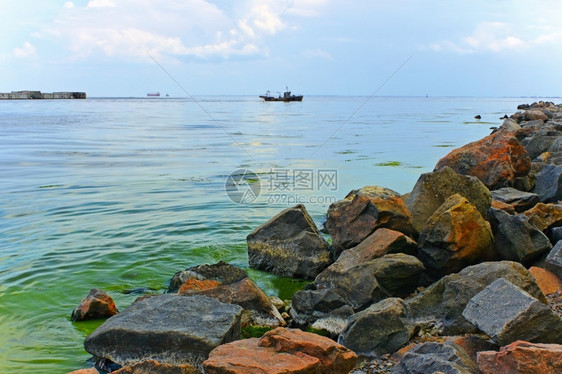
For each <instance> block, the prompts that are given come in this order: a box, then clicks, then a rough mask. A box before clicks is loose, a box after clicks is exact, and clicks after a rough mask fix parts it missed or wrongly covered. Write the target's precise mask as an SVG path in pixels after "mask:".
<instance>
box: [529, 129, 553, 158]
mask: <svg viewBox="0 0 562 374" xmlns="http://www.w3.org/2000/svg"><path fill="white" fill-rule="evenodd" d="M560 136H562V132H560V131H556V130H554V129H552V128H548V127H545V128H539V129H537V130H536V131H533V133H532V134H531V136H529V137H527V138H525V139H524V140H522V141H521V144H522V145H523V147H525V150H526V151H527V153H528V154H529V157H531V160H534V159H536V158H537V157H539V156H540V155H541V154H543V153H544V152H546V151H549V150H550V149H551V147H552V146H553V144H554V142H555V141H556V139H557V138H559V137H560ZM552 149H553V150H555V149H556V146H554V147H553V148H552Z"/></svg>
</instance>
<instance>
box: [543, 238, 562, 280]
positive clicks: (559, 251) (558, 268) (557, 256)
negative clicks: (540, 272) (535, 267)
mask: <svg viewBox="0 0 562 374" xmlns="http://www.w3.org/2000/svg"><path fill="white" fill-rule="evenodd" d="M544 267H545V268H546V270H549V271H551V272H553V273H554V274H556V275H557V276H558V278H560V279H562V241H561V240H558V241H557V242H556V244H555V245H554V248H552V250H551V251H550V253H549V254H548V256H546V262H545V265H544Z"/></svg>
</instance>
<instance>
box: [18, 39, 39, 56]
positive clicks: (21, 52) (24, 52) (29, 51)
mask: <svg viewBox="0 0 562 374" xmlns="http://www.w3.org/2000/svg"><path fill="white" fill-rule="evenodd" d="M13 56H14V57H16V58H30V57H37V51H36V50H35V47H34V46H33V45H31V43H29V42H25V43H24V45H23V47H21V48H14V50H13Z"/></svg>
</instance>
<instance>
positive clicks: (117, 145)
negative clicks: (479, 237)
mask: <svg viewBox="0 0 562 374" xmlns="http://www.w3.org/2000/svg"><path fill="white" fill-rule="evenodd" d="M366 99H367V98H366V97H305V99H304V101H303V102H302V103H264V102H261V101H260V100H259V99H258V98H257V97H203V98H198V102H199V104H197V103H196V102H193V101H191V100H187V99H173V98H167V99H144V98H143V99H95V98H94V99H87V100H76V101H73V100H68V101H1V102H0V176H1V178H0V331H1V333H0V373H16V372H18V373H22V372H25V373H64V372H67V371H71V370H74V369H78V368H80V367H84V366H85V360H86V359H88V358H89V355H88V354H87V353H86V352H85V351H84V350H83V348H82V343H83V340H84V338H85V337H86V336H87V334H89V333H90V332H91V331H92V330H93V329H94V328H95V327H96V326H97V325H98V324H99V322H87V323H72V322H71V321H70V318H69V316H70V313H71V311H72V309H73V308H74V307H75V306H76V305H77V304H78V303H79V302H80V300H81V299H82V298H83V297H84V296H85V295H86V294H87V293H88V291H89V289H90V288H94V287H97V288H102V289H104V290H106V291H107V292H108V293H109V294H110V295H111V296H112V297H113V298H114V299H115V301H116V303H117V306H118V308H120V309H124V308H125V307H127V306H128V305H129V304H130V303H131V302H132V301H133V300H134V299H135V298H136V297H137V296H138V294H125V293H124V291H126V290H131V289H138V288H147V289H149V290H150V292H162V291H163V290H165V289H166V287H167V282H168V280H169V279H170V277H171V276H172V275H173V274H174V273H175V272H176V271H178V270H182V269H184V268H186V267H189V266H194V265H198V264H202V263H214V262H217V261H218V260H225V261H228V262H230V263H233V264H236V265H239V266H241V267H247V254H246V245H245V237H246V235H247V234H248V233H249V232H250V231H251V230H252V229H253V228H255V227H256V226H258V225H259V224H261V223H263V222H265V221H266V220H267V219H268V218H270V217H271V216H272V215H274V214H276V213H277V212H279V211H280V210H282V209H283V208H285V207H287V206H289V205H294V204H293V202H295V201H296V200H297V199H299V200H300V201H312V203H307V204H306V206H307V208H308V210H309V212H310V213H311V214H312V216H313V217H314V219H315V220H316V221H317V222H320V221H321V220H322V216H323V214H324V212H325V211H326V209H327V207H328V205H329V203H330V201H332V199H341V198H343V197H344V196H345V195H346V194H347V192H348V191H349V190H351V189H354V188H358V187H362V186H365V185H380V186H384V187H388V188H392V189H394V190H396V191H398V192H401V193H406V192H408V191H409V190H410V189H411V188H412V187H413V185H414V183H415V182H416V180H417V178H418V176H419V174H420V173H422V172H427V171H431V170H432V169H433V166H434V165H435V163H436V162H437V160H438V159H439V158H441V157H442V156H444V155H445V154H446V153H447V152H449V151H450V150H451V149H452V148H454V147H458V146H460V145H463V144H465V143H467V142H469V141H473V140H477V139H479V138H481V137H483V136H485V135H487V134H488V133H489V132H490V130H489V127H490V126H497V125H499V124H501V121H500V120H499V117H501V116H503V115H504V114H508V115H509V114H511V113H513V112H514V111H515V110H516V106H517V104H520V103H522V102H525V100H526V99H471V98H468V99H467V98H384V97H377V98H375V99H374V100H372V101H370V102H368V103H367V104H366V105H364V106H363V107H361V105H362V104H364V103H365V100H366ZM360 107H361V109H360V110H359V111H357V110H358V108H360ZM356 111H357V112H356ZM354 112H356V113H355V114H354V115H353V116H352V114H353V113H354ZM476 114H480V115H482V120H480V121H476V120H474V119H473V117H474V115H476ZM351 116H352V117H351ZM350 117H351V118H350ZM330 136H332V137H331V138H330ZM329 138H330V139H329ZM319 146H320V147H319ZM237 169H251V170H252V171H253V172H255V173H256V174H258V175H259V177H260V179H261V184H260V186H261V194H260V196H259V197H258V199H257V200H256V201H255V202H253V203H252V204H249V205H247V204H246V205H245V204H236V203H234V202H232V201H231V200H230V199H229V197H228V196H227V194H226V193H225V181H226V179H227V176H228V175H229V174H231V173H232V172H233V171H234V170H237ZM323 172H325V173H328V176H329V179H321V180H320V179H319V177H320V175H321V173H323ZM293 173H295V175H298V176H299V179H298V180H296V179H295V180H294V181H295V184H291V183H290V182H292V181H293V179H292V178H287V177H290V176H292V175H293ZM287 182H289V184H287ZM254 183H260V182H259V181H258V182H256V181H254ZM282 188H285V189H282ZM303 199H304V200H303ZM319 202H320V203H319ZM250 274H251V276H252V277H253V278H254V279H255V280H256V281H257V282H258V284H259V285H260V286H261V287H262V288H263V289H264V290H265V291H266V292H267V293H268V294H270V295H281V297H285V298H288V297H290V296H291V292H293V291H294V289H295V288H297V287H300V286H302V282H299V281H293V280H289V279H281V278H278V277H275V276H272V275H268V274H264V273H261V272H257V271H250Z"/></svg>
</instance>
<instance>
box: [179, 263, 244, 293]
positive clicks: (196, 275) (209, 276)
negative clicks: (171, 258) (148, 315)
mask: <svg viewBox="0 0 562 374" xmlns="http://www.w3.org/2000/svg"><path fill="white" fill-rule="evenodd" d="M247 276H248V274H247V273H246V272H245V271H244V270H243V269H240V268H239V267H237V266H234V265H230V264H228V263H226V262H224V261H219V262H218V263H216V264H211V265H198V266H194V267H191V268H187V269H185V270H184V271H179V272H177V273H176V274H174V276H173V277H172V279H171V281H170V285H169V287H168V292H177V291H178V289H179V288H180V287H181V286H182V285H183V284H184V283H185V282H187V281H188V280H190V279H196V280H213V281H217V282H220V283H221V284H229V283H234V282H238V281H239V280H241V279H244V278H246V277H247Z"/></svg>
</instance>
